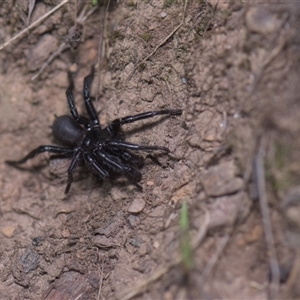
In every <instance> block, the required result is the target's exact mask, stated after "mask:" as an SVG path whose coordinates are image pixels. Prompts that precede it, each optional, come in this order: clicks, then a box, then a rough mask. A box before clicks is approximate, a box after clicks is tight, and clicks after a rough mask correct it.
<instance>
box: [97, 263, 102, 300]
mask: <svg viewBox="0 0 300 300" xmlns="http://www.w3.org/2000/svg"><path fill="white" fill-rule="evenodd" d="M102 283H103V262H102V265H101V274H100V282H99V290H98V295H97V300H99V299H100V296H101V290H102Z"/></svg>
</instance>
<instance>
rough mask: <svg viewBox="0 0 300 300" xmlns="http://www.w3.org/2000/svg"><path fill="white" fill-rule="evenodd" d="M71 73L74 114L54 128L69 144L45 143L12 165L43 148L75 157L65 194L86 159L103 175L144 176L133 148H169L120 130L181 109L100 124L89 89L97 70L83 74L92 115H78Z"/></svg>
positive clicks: (68, 93)
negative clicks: (128, 136)
mask: <svg viewBox="0 0 300 300" xmlns="http://www.w3.org/2000/svg"><path fill="white" fill-rule="evenodd" d="M69 77H70V86H69V88H68V89H67V91H66V96H67V100H68V104H69V108H70V112H71V116H72V117H71V116H67V115H64V116H61V117H58V118H56V119H55V121H54V123H53V126H52V131H53V135H54V137H56V138H57V139H58V140H59V141H61V142H62V143H64V144H65V145H68V146H69V147H60V146H51V145H43V146H39V147H37V148H36V149H34V150H32V151H31V152H30V153H29V154H27V155H26V156H25V157H24V158H22V159H21V160H19V161H11V160H9V161H6V163H8V164H9V165H11V166H17V165H19V164H23V163H25V162H26V161H27V160H28V159H31V158H33V157H35V156H36V155H38V154H40V153H42V152H50V153H55V154H57V155H58V157H59V158H65V157H70V158H72V160H71V163H70V166H69V168H68V183H67V187H66V189H65V194H67V193H68V192H69V190H70V187H71V184H72V181H73V173H74V171H75V169H76V167H77V166H78V164H79V162H81V161H84V163H85V165H86V166H87V168H88V169H89V170H90V171H91V172H93V173H94V174H96V175H98V176H99V177H100V178H102V179H112V178H113V177H114V176H115V175H124V176H125V177H127V178H128V179H129V181H131V182H133V183H137V182H139V181H140V180H141V178H142V175H141V173H140V172H139V171H138V170H137V169H139V168H141V167H142V166H143V163H144V159H143V157H141V156H139V155H136V154H133V153H131V152H130V150H146V151H147V150H148V151H151V150H162V151H166V152H168V151H169V149H168V148H166V147H161V146H144V145H137V144H132V143H128V142H126V141H125V139H124V138H123V137H122V135H121V134H120V129H121V126H122V125H123V124H126V123H132V122H135V121H139V120H142V119H147V118H152V117H154V116H156V115H169V116H171V115H181V113H182V110H181V109H174V110H160V111H149V112H145V113H141V114H138V115H134V116H128V117H125V118H120V119H116V120H114V121H113V122H112V123H111V124H110V125H108V126H107V127H105V128H101V125H100V123H99V119H98V116H97V113H96V110H95V107H94V105H93V103H92V101H91V97H90V89H91V84H92V81H93V77H94V72H93V71H92V73H91V74H90V75H89V76H87V77H85V78H84V84H83V99H84V104H85V108H86V111H87V113H88V115H89V118H86V117H84V116H80V115H78V112H77V109H76V106H75V101H74V96H73V88H74V83H73V80H72V77H71V76H69Z"/></svg>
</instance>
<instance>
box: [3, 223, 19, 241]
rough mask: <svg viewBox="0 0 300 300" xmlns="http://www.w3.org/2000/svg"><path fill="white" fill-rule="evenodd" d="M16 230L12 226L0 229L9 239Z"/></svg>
mask: <svg viewBox="0 0 300 300" xmlns="http://www.w3.org/2000/svg"><path fill="white" fill-rule="evenodd" d="M15 230H16V228H15V227H14V226H6V227H3V228H2V229H1V232H2V234H3V235H4V236H6V237H8V238H11V237H12V236H13V235H14V233H15Z"/></svg>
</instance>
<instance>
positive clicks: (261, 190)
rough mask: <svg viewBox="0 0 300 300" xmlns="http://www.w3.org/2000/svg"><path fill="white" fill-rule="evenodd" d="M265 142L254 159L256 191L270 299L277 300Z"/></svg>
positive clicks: (276, 276) (261, 143)
mask: <svg viewBox="0 0 300 300" xmlns="http://www.w3.org/2000/svg"><path fill="white" fill-rule="evenodd" d="M266 146H267V141H266V138H265V137H262V138H261V140H260V145H259V149H258V153H257V155H256V158H255V172H256V180H257V191H258V196H259V203H260V210H261V214H262V222H263V227H264V233H265V240H266V244H267V249H268V255H269V264H270V270H271V278H272V279H271V286H270V290H269V298H270V299H278V288H279V279H280V273H279V266H278V261H277V257H276V250H275V245H274V237H273V230H272V222H271V219H270V209H269V206H268V201H267V194H266V185H265V169H264V158H265V152H266Z"/></svg>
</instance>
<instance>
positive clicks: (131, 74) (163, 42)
mask: <svg viewBox="0 0 300 300" xmlns="http://www.w3.org/2000/svg"><path fill="white" fill-rule="evenodd" d="M187 2H188V0H185V1H184V7H183V16H182V19H181V22H180V24H179V25H178V26H177V27H175V28H174V29H173V31H172V32H171V33H170V34H169V35H168V36H167V37H165V38H164V39H163V40H162V41H161V42H160V43H159V44H158V45H157V46H156V47H155V48H154V50H153V51H152V52H151V53H150V54H149V55H147V56H146V57H145V58H144V59H143V60H142V61H141V62H139V63H138V64H137V65H136V66H135V67H134V69H133V70H132V72H131V73H130V74H129V76H128V77H127V79H126V82H128V81H129V80H130V79H131V78H132V76H133V74H134V72H135V71H136V70H137V68H139V67H140V66H141V65H142V64H143V63H145V62H146V61H147V60H148V59H149V58H150V57H151V56H152V55H153V54H155V52H156V51H157V50H158V49H159V48H160V47H161V46H163V45H164V44H165V43H166V42H167V40H168V39H169V38H170V37H172V36H173V35H174V34H175V33H176V31H177V30H178V29H179V28H180V27H181V26H182V25H183V23H184V20H185V12H186V7H187Z"/></svg>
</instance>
